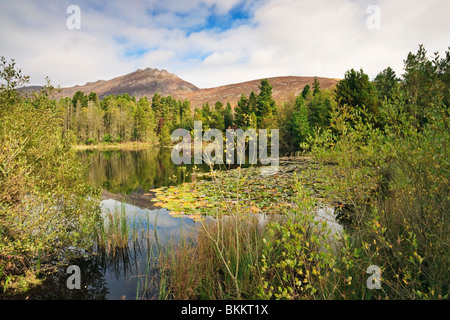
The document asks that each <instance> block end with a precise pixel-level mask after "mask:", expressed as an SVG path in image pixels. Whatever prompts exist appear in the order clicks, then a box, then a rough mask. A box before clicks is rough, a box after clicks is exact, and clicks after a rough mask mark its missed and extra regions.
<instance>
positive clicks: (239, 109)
mask: <svg viewBox="0 0 450 320" xmlns="http://www.w3.org/2000/svg"><path fill="white" fill-rule="evenodd" d="M249 116H250V115H249V107H248V99H247V98H246V97H245V95H244V94H241V98H240V99H239V101H238V103H237V106H236V108H235V109H234V123H235V124H236V125H237V126H238V127H239V128H243V129H244V128H247V126H248V121H249Z"/></svg>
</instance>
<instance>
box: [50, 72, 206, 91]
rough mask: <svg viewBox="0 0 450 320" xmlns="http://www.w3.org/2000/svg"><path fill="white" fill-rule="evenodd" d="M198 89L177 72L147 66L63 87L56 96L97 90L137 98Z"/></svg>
mask: <svg viewBox="0 0 450 320" xmlns="http://www.w3.org/2000/svg"><path fill="white" fill-rule="evenodd" d="M197 90H199V88H197V87H196V86H194V85H193V84H191V83H189V82H186V81H184V80H182V79H180V78H179V77H178V76H176V75H175V74H172V73H169V72H167V70H164V69H162V70H159V69H152V68H147V69H144V70H142V69H138V70H136V71H134V72H132V73H128V74H126V75H124V76H120V77H117V78H114V79H111V80H107V81H106V80H98V81H95V82H88V83H86V84H85V85H82V86H74V87H68V88H62V89H61V92H60V93H59V94H56V95H55V98H60V97H72V96H73V95H74V94H75V93H76V92H77V91H82V92H84V93H85V94H89V93H91V92H96V93H97V95H98V97H99V98H100V99H102V98H104V97H106V96H108V95H111V94H116V95H117V94H124V93H128V94H129V95H130V96H136V98H140V97H143V96H147V97H149V98H151V97H153V94H154V93H155V92H158V93H160V94H161V95H163V96H168V95H172V96H173V95H177V94H180V93H187V92H192V91H197Z"/></svg>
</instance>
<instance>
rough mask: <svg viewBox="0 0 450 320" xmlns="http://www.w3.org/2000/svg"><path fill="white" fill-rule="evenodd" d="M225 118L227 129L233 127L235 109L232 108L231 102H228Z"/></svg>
mask: <svg viewBox="0 0 450 320" xmlns="http://www.w3.org/2000/svg"><path fill="white" fill-rule="evenodd" d="M223 118H224V119H223V121H224V126H225V129H228V128H231V127H233V110H232V109H231V104H230V102H227V106H226V107H225V111H224V116H223Z"/></svg>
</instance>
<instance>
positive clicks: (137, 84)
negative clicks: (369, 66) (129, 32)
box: [21, 68, 339, 108]
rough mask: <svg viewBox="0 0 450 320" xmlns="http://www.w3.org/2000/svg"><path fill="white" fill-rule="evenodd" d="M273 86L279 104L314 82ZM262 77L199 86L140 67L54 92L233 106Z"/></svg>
mask: <svg viewBox="0 0 450 320" xmlns="http://www.w3.org/2000/svg"><path fill="white" fill-rule="evenodd" d="M317 79H318V81H319V83H320V87H321V88H322V89H329V88H331V87H333V86H335V85H336V83H337V82H338V81H339V80H338V79H331V78H323V77H318V78H317ZM267 80H268V81H269V83H270V84H271V85H272V88H273V89H272V94H273V98H274V100H275V101H276V102H277V104H282V103H283V102H286V101H289V100H291V99H293V98H294V97H295V96H296V95H298V94H299V93H300V92H301V91H302V90H303V88H304V87H305V86H306V85H312V83H313V81H314V77H298V76H283V77H271V78H267ZM260 82H261V79H256V80H252V81H246V82H241V83H235V84H229V85H224V86H219V87H214V88H205V89H200V88H198V87H196V86H195V85H193V84H191V83H189V82H187V81H184V80H183V79H180V78H179V77H178V76H177V75H175V74H172V73H169V72H168V71H166V70H159V69H152V68H147V69H144V70H142V69H139V70H136V71H134V72H131V73H129V74H126V75H123V76H120V77H116V78H114V79H111V80H98V81H95V82H88V83H86V84H85V85H77V86H73V87H66V88H61V90H60V92H58V93H56V94H55V95H54V98H56V99H59V98H61V97H73V95H74V94H75V93H76V92H77V91H82V92H84V93H85V94H89V93H91V92H96V93H97V95H98V96H99V98H100V99H102V98H104V97H106V96H108V95H111V94H115V95H117V94H124V93H128V94H129V95H130V96H135V97H136V98H137V99H139V98H141V97H144V96H146V97H148V98H149V99H151V98H152V97H153V95H154V94H155V93H156V92H157V93H159V94H161V95H162V96H169V95H170V96H172V97H173V98H175V99H177V100H185V99H187V100H189V101H190V102H191V106H192V107H193V108H194V107H201V106H202V105H203V104H205V103H206V102H208V103H209V104H210V105H211V106H213V105H214V104H215V103H216V102H217V101H220V102H222V103H223V104H224V105H225V104H226V103H227V102H230V104H231V106H232V107H234V106H235V105H236V104H237V101H238V100H239V99H240V97H241V94H244V95H245V96H247V97H248V96H249V95H250V93H251V92H252V91H253V92H255V93H256V94H258V93H259V88H258V87H259V85H260ZM39 88H40V87H37V86H36V87H24V88H22V89H21V90H22V91H23V92H30V91H32V90H38V89H39Z"/></svg>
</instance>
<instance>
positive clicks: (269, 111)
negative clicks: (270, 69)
mask: <svg viewBox="0 0 450 320" xmlns="http://www.w3.org/2000/svg"><path fill="white" fill-rule="evenodd" d="M259 90H260V92H259V95H258V99H257V103H256V117H257V119H258V127H260V126H259V124H260V123H262V122H263V119H264V118H265V117H271V116H276V114H277V108H276V105H275V100H273V98H272V86H271V85H270V83H269V81H268V80H267V79H263V80H261V83H260V86H259Z"/></svg>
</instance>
